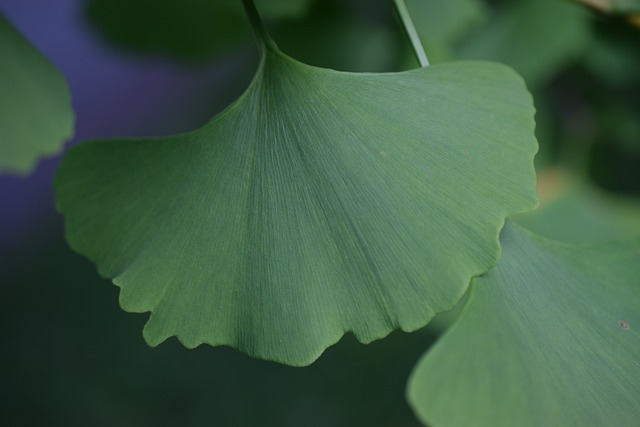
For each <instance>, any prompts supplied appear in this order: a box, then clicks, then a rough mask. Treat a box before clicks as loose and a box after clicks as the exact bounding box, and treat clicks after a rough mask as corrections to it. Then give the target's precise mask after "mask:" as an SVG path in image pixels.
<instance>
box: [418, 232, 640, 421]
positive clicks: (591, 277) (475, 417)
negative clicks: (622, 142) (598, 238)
mask: <svg viewBox="0 0 640 427" xmlns="http://www.w3.org/2000/svg"><path fill="white" fill-rule="evenodd" d="M501 243H502V249H503V254H502V258H501V259H500V262H499V263H498V266H497V267H496V268H494V269H493V270H491V271H489V272H488V273H487V274H485V275H484V276H481V277H480V278H478V279H476V280H475V283H474V285H473V286H472V290H471V295H470V297H469V301H468V302H467V305H466V307H465V310H464V312H463V314H462V316H461V317H460V319H458V322H457V323H456V324H454V325H453V326H452V327H451V328H450V329H449V330H448V331H447V332H446V334H445V335H444V336H443V337H442V338H441V340H440V341H439V342H438V343H436V345H435V346H434V347H433V348H432V349H431V350H429V352H427V354H426V355H425V356H424V357H423V358H422V360H421V361H420V362H419V364H418V366H417V367H416V369H415V370H414V372H413V373H412V376H411V380H410V382H409V388H408V396H409V400H410V403H411V405H412V406H413V409H414V410H415V412H416V414H417V415H418V417H419V418H420V419H421V420H422V421H423V422H425V423H426V424H428V425H429V426H433V427H448V426H471V425H472V426H478V427H482V426H491V427H500V426H505V427H512V426H519V427H527V426H563V427H570V426H576V427H586V426H594V427H596V426H598V427H600V426H620V427H626V426H628V427H631V426H636V425H638V420H640V365H639V364H640V335H639V331H640V240H638V239H636V240H633V241H630V242H626V243H614V244H604V245H596V246H574V245H569V244H562V243H557V242H554V241H551V240H547V239H545V238H542V237H538V236H536V235H534V234H531V233H530V232H528V231H525V230H524V229H522V228H520V227H519V226H517V225H514V224H512V223H509V222H508V223H507V225H506V226H505V229H504V230H503V234H502V238H501Z"/></svg>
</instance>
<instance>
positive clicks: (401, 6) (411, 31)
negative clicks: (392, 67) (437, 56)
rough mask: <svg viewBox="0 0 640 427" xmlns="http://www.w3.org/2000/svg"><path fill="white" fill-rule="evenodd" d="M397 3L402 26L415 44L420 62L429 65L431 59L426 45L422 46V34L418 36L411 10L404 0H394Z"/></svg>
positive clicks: (424, 65) (414, 47)
mask: <svg viewBox="0 0 640 427" xmlns="http://www.w3.org/2000/svg"><path fill="white" fill-rule="evenodd" d="M394 3H395V5H396V11H397V12H398V15H399V16H400V20H401V21H402V26H403V27H404V31H405V33H406V34H407V37H408V38H409V41H410V42H411V45H412V46H413V52H414V53H415V54H416V57H417V58H418V62H419V63H420V66H421V67H428V66H429V59H428V58H427V54H426V52H425V51H424V47H423V46H422V42H421V41H420V36H418V31H416V27H415V25H414V24H413V20H412V19H411V15H409V11H408V10H407V5H406V4H405V2H404V0H394Z"/></svg>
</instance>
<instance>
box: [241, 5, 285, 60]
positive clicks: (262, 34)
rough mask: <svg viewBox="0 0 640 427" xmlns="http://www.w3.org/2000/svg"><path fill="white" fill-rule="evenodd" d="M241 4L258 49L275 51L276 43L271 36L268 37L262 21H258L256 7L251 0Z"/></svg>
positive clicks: (258, 15) (258, 16)
mask: <svg viewBox="0 0 640 427" xmlns="http://www.w3.org/2000/svg"><path fill="white" fill-rule="evenodd" d="M242 4H243V5H244V10H245V12H246V13H247V17H248V18H249V22H250V23H251V27H253V31H254V33H255V35H256V39H257V40H258V44H259V45H260V47H261V48H263V47H266V48H268V49H270V50H274V51H277V50H278V46H276V43H275V42H274V41H273V39H272V38H271V36H269V33H268V32H267V29H266V28H265V26H264V24H263V23H262V19H260V14H259V13H258V10H257V9H256V5H255V4H254V2H253V0H242Z"/></svg>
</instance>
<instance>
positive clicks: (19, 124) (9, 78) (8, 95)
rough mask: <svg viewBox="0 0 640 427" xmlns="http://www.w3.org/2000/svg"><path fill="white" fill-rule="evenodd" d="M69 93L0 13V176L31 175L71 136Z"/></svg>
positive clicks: (56, 73) (51, 68)
mask: <svg viewBox="0 0 640 427" xmlns="http://www.w3.org/2000/svg"><path fill="white" fill-rule="evenodd" d="M70 98H71V95H70V94H69V90H68V89H67V85H66V83H65V81H64V79H63V77H62V76H61V75H60V73H59V72H58V70H56V68H55V67H54V66H53V65H52V64H51V63H50V62H49V61H47V60H46V59H45V58H44V57H43V56H42V55H41V54H40V52H38V51H37V50H36V48H35V47H33V46H32V45H31V44H30V43H29V42H28V41H27V40H26V39H25V38H24V37H22V35H21V34H20V33H19V32H18V31H17V30H16V29H15V28H13V26H12V25H11V24H10V23H9V22H8V21H7V20H6V18H5V17H4V16H3V15H2V13H0V173H3V172H12V173H19V174H25V173H28V172H30V171H31V170H32V169H33V168H34V167H35V164H36V162H37V161H38V159H39V158H41V157H42V156H46V155H51V154H53V153H55V152H57V151H58V150H60V149H61V148H62V145H63V143H64V141H65V140H66V139H68V138H70V137H71V135H72V134H73V122H74V115H73V110H72V108H71V100H70Z"/></svg>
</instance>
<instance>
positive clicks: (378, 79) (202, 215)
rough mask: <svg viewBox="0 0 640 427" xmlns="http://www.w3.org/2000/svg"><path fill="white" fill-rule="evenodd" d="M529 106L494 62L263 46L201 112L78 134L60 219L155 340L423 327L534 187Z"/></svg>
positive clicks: (260, 346)
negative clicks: (363, 70)
mask: <svg viewBox="0 0 640 427" xmlns="http://www.w3.org/2000/svg"><path fill="white" fill-rule="evenodd" d="M533 126H534V122H533V108H532V102H531V98H530V95H529V94H528V93H527V91H526V89H525V87H524V83H523V81H522V79H521V78H519V77H518V76H517V75H516V74H515V73H514V72H513V71H511V70H510V69H508V68H506V67H504V66H502V65H497V64H490V63H474V62H466V63H452V64H446V65H439V66H433V67H429V68H428V69H419V70H414V71H410V72H404V73H397V74H353V73H343V72H337V71H332V70H327V69H320V68H314V67H311V66H307V65H304V64H301V63H299V62H297V61H295V60H293V59H291V58H289V57H287V56H285V55H283V54H281V53H280V52H277V51H269V52H267V53H266V56H264V58H263V61H262V62H261V65H260V68H259V71H258V73H257V75H256V77H255V79H254V81H253V82H252V84H251V86H250V87H249V89H248V90H247V92H246V93H245V94H244V95H243V96H242V97H241V98H240V99H239V100H238V101H237V102H236V103H235V104H233V105H232V106H230V107H229V108H228V109H227V110H225V111H224V112H223V113H221V114H220V115H219V116H217V117H215V118H214V119H213V120H212V121H211V122H210V123H209V124H207V125H206V126H204V127H203V128H201V129H199V130H197V131H194V132H191V133H187V134H183V135H177V136H172V137H168V138H161V139H149V140H128V141H127V140H120V141H118V140H116V141H95V142H90V143H86V144H81V145H80V146H78V147H76V148H74V149H72V150H71V151H70V152H69V153H68V155H67V156H66V158H65V160H64V162H63V164H62V166H61V168H60V170H59V172H58V175H57V178H56V182H55V186H56V190H57V202H58V207H59V209H60V211H61V212H62V213H64V214H65V216H66V221H67V237H68V240H69V242H70V243H71V245H72V246H73V247H74V248H75V249H76V250H77V251H78V252H80V253H82V254H84V255H86V256H88V257H89V258H90V259H92V260H94V261H95V262H96V263H97V264H98V267H99V271H100V273H101V274H102V275H104V276H106V277H109V278H113V280H114V283H116V284H117V285H118V286H120V287H121V288H122V291H121V297H120V301H121V304H122V306H123V308H124V309H126V310H128V311H133V312H146V311H151V312H152V314H151V317H150V319H149V322H148V323H147V325H146V327H145V330H144V335H145V338H146V339H147V341H148V342H149V343H150V344H151V345H157V344H159V343H160V342H162V341H163V340H165V339H166V338H168V337H170V336H172V335H176V336H178V338H179V339H180V341H181V342H182V343H183V344H185V345H186V346H187V347H195V346H197V345H199V344H200V343H208V344H212V345H218V344H226V345H231V346H233V347H235V348H238V349H240V350H242V351H245V352H247V353H249V354H251V355H254V356H258V357H262V358H266V359H271V360H277V361H280V362H285V363H289V364H294V365H304V364H308V363H310V362H312V361H313V360H314V359H315V358H317V357H318V356H319V355H320V353H321V352H322V351H323V350H324V348H326V347H327V346H329V345H331V344H332V343H335V342H336V341H337V340H338V339H339V338H340V337H341V336H342V335H343V334H344V333H345V332H347V331H353V333H354V334H355V335H356V336H357V338H358V339H359V340H361V341H363V342H369V341H371V340H374V339H377V338H381V337H383V336H385V335H386V334H388V333H389V332H390V331H391V330H392V329H394V328H402V329H404V330H407V331H411V330H415V329H417V328H420V327H422V326H424V325H425V324H426V323H427V321H428V320H429V319H430V318H431V317H432V316H433V315H434V313H435V312H438V311H442V310H445V309H448V308H450V307H452V306H453V305H454V304H455V303H456V301H458V299H460V297H461V296H462V295H463V293H464V292H465V290H466V288H467V286H468V283H469V280H470V278H471V277H472V276H474V275H476V274H479V273H482V272H484V271H486V270H487V269H489V268H490V267H491V266H493V265H494V264H495V263H496V262H497V258H498V252H499V245H498V233H499V230H500V228H501V227H502V225H503V221H504V218H505V216H507V215H509V214H511V213H513V212H516V211H522V210H525V209H529V208H531V207H532V206H533V205H534V204H535V202H536V198H535V192H534V185H535V177H534V170H533V163H532V158H533V155H534V153H535V151H536V142H535V138H534V137H533Z"/></svg>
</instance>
